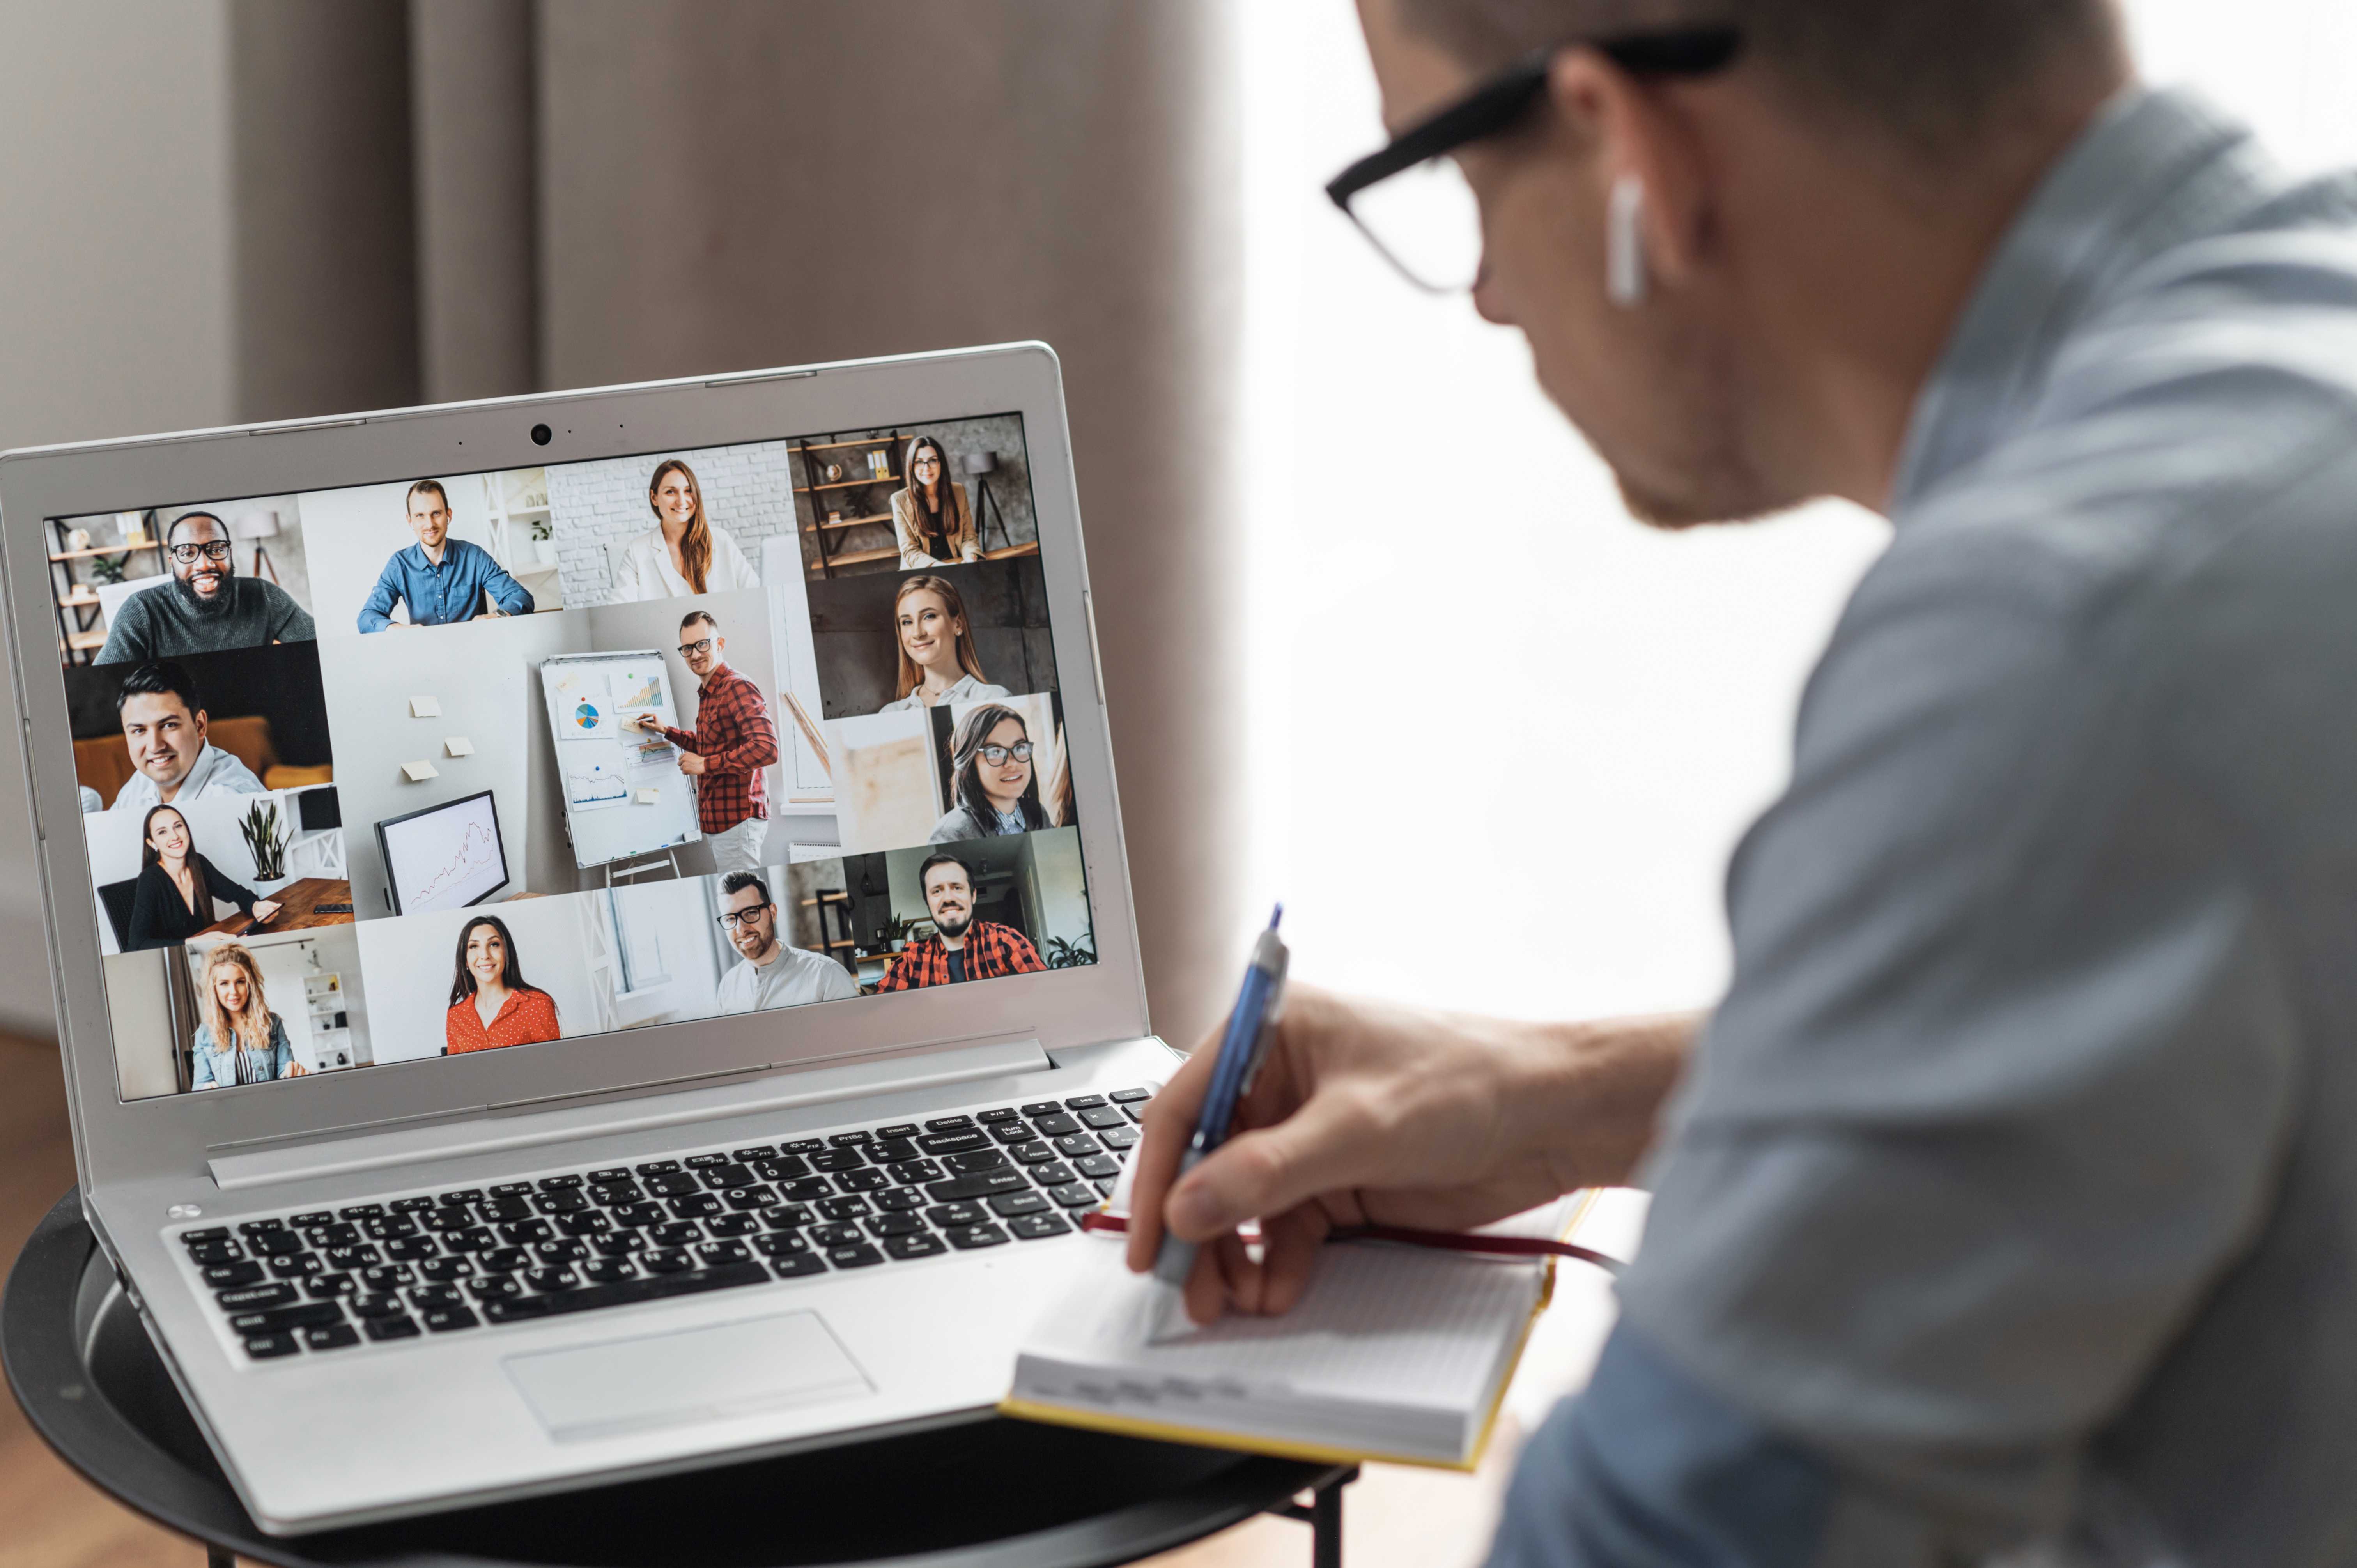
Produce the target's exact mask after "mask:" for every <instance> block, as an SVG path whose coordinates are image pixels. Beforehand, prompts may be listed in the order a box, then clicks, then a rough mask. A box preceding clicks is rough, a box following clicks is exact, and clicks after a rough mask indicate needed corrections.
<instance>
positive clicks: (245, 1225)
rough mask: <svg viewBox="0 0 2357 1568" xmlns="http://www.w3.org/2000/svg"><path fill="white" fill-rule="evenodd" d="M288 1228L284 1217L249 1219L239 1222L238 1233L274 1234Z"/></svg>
mask: <svg viewBox="0 0 2357 1568" xmlns="http://www.w3.org/2000/svg"><path fill="white" fill-rule="evenodd" d="M286 1228H287V1226H286V1221H285V1220H284V1219H247V1220H242V1221H241V1222H240V1223H239V1225H238V1228H237V1233H238V1234H239V1235H241V1236H246V1237H253V1236H274V1235H276V1234H277V1233H278V1232H279V1231H281V1230H285V1229H286Z"/></svg>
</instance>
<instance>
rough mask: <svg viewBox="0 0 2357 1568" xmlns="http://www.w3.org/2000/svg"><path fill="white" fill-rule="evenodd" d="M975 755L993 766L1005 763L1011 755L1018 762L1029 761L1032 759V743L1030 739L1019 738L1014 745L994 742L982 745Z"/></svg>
mask: <svg viewBox="0 0 2357 1568" xmlns="http://www.w3.org/2000/svg"><path fill="white" fill-rule="evenodd" d="M975 755H976V756H978V757H981V758H982V759H983V760H984V761H985V762H986V763H988V764H990V766H991V767H993V768H997V767H999V766H1001V765H1003V764H1004V763H1005V762H1006V759H1007V758H1008V757H1013V758H1014V759H1015V760H1016V761H1017V762H1028V761H1030V760H1031V743H1030V742H1029V741H1028V740H1018V741H1017V742H1016V743H1015V744H1014V745H1013V746H998V745H995V744H994V745H990V746H980V747H977V748H976V751H975Z"/></svg>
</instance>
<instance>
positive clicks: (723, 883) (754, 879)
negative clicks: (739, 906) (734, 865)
mask: <svg viewBox="0 0 2357 1568" xmlns="http://www.w3.org/2000/svg"><path fill="white" fill-rule="evenodd" d="M748 887H750V888H753V889H755V890H757V891H758V892H759V894H760V895H761V902H762V903H764V904H767V903H769V902H770V885H769V884H768V883H766V882H764V881H762V880H761V879H760V878H759V876H757V875H754V874H753V873H752V872H749V871H732V872H730V873H729V874H728V875H726V876H724V877H722V878H721V879H720V891H721V892H722V893H723V894H724V895H726V897H731V898H734V897H737V895H738V894H739V893H742V892H744V891H745V889H747V888H748Z"/></svg>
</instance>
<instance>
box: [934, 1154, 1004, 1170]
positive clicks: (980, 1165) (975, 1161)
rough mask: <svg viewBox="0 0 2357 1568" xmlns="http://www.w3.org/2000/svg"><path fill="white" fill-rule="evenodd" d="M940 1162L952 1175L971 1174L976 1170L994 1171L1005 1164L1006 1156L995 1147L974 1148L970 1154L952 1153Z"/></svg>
mask: <svg viewBox="0 0 2357 1568" xmlns="http://www.w3.org/2000/svg"><path fill="white" fill-rule="evenodd" d="M1005 1164H1006V1155H1003V1154H1001V1153H999V1151H997V1150H996V1149H976V1150H975V1151H974V1153H972V1154H970V1155H950V1156H949V1157H948V1158H947V1159H944V1160H943V1161H942V1165H946V1166H948V1167H949V1173H950V1175H952V1176H972V1175H974V1172H976V1171H995V1170H996V1169H998V1167H999V1166H1001V1165H1005Z"/></svg>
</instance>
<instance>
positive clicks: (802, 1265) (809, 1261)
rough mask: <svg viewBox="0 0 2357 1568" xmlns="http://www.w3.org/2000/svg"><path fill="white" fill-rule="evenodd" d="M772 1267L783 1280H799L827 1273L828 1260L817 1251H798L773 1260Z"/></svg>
mask: <svg viewBox="0 0 2357 1568" xmlns="http://www.w3.org/2000/svg"><path fill="white" fill-rule="evenodd" d="M770 1269H771V1270H773V1271H774V1272H775V1273H776V1274H777V1276H778V1277H779V1278H780V1279H781V1280H798V1279H802V1278H805V1277H806V1276H808V1275H811V1274H823V1273H826V1260H825V1259H823V1258H822V1257H820V1256H819V1255H818V1254H817V1253H816V1252H796V1253H793V1254H791V1255H790V1256H787V1257H782V1258H777V1259H773V1260H771V1262H770Z"/></svg>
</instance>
